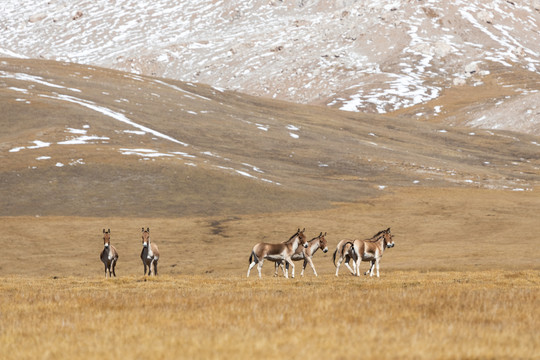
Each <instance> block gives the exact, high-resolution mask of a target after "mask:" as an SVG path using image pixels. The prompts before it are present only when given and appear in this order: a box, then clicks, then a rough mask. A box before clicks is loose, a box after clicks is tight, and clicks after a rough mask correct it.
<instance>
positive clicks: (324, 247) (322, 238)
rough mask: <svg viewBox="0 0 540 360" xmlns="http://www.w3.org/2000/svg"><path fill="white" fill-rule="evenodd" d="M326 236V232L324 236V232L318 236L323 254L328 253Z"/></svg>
mask: <svg viewBox="0 0 540 360" xmlns="http://www.w3.org/2000/svg"><path fill="white" fill-rule="evenodd" d="M325 236H326V232H325V233H324V235H323V233H322V231H321V233H320V234H319V236H318V238H319V248H321V249H322V251H323V253H325V252H328V244H327V242H326V238H325Z"/></svg>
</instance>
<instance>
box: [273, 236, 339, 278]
mask: <svg viewBox="0 0 540 360" xmlns="http://www.w3.org/2000/svg"><path fill="white" fill-rule="evenodd" d="M325 236H326V233H324V235H323V233H322V232H321V233H320V234H319V236H316V237H314V238H313V239H311V240H309V241H308V242H307V244H308V245H307V247H298V248H297V249H296V251H295V252H294V254H293V255H292V256H291V259H292V260H293V261H300V260H304V264H303V265H302V272H301V273H300V276H304V270H306V265H307V264H308V263H309V265H310V266H311V268H312V269H313V273H314V274H315V276H319V275H318V274H317V271H316V270H315V266H314V265H313V260H312V257H313V255H315V253H316V252H317V250H319V249H322V252H323V253H326V252H328V245H327V242H326V238H325ZM279 267H281V270H282V271H283V273H285V270H283V261H276V264H275V270H276V272H275V274H274V276H278V268H279ZM285 268H286V270H288V269H289V264H288V263H285Z"/></svg>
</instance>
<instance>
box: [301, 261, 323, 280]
mask: <svg viewBox="0 0 540 360" xmlns="http://www.w3.org/2000/svg"><path fill="white" fill-rule="evenodd" d="M306 262H307V263H309V265H310V266H311V268H312V269H313V273H314V274H315V276H317V277H318V276H319V275H317V271H316V270H315V265H313V260H311V258H310V257H307V258H305V259H304V268H303V269H302V276H304V270H305V269H306Z"/></svg>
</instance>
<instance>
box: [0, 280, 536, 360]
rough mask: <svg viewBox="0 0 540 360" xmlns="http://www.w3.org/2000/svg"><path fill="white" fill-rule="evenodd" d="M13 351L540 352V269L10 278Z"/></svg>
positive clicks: (2, 299) (6, 289) (7, 309)
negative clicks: (369, 275)
mask: <svg viewBox="0 0 540 360" xmlns="http://www.w3.org/2000/svg"><path fill="white" fill-rule="evenodd" d="M0 290H1V292H0V294H1V295H0V307H1V310H2V312H1V314H2V315H1V316H2V321H1V325H0V334H1V335H0V348H1V349H3V350H2V354H3V355H2V357H3V358H10V359H64V358H65V359H73V358H78V359H91V358H122V359H141V358H152V359H174V358H182V359H195V358H197V359H248V358H263V359H268V358H276V357H279V358H288V359H351V358H353V359H354V358H356V359H358V358H382V359H492V358H502V359H510V358H512V359H533V358H538V355H539V354H540V353H539V351H540V341H539V337H538V333H539V330H540V317H539V311H538V309H539V308H540V300H539V294H540V292H539V290H540V272H539V271H536V270H529V271H498V270H493V271H487V270H486V271H480V272H418V271H387V272H386V273H385V274H384V276H382V277H381V278H379V279H375V278H355V277H352V276H342V277H339V278H337V279H336V278H335V277H334V276H333V275H329V274H328V275H324V276H320V277H318V278H315V277H312V276H311V277H306V278H304V279H299V278H296V279H292V280H288V281H286V280H285V279H283V278H272V277H268V278H265V279H263V280H258V279H256V278H251V279H246V278H243V277H241V276H236V277H233V278H230V277H222V276H217V277H215V276H201V275H190V276H169V275H164V276H161V277H159V278H147V279H145V278H143V277H142V276H139V277H138V276H128V277H122V278H117V279H112V280H110V279H108V280H105V279H96V278H83V277H67V278H59V279H51V278H37V277H32V278H25V277H5V278H3V279H2V282H1V285H0Z"/></svg>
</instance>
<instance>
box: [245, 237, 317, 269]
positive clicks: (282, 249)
mask: <svg viewBox="0 0 540 360" xmlns="http://www.w3.org/2000/svg"><path fill="white" fill-rule="evenodd" d="M305 230H306V229H304V230H302V231H300V229H298V231H297V232H296V233H295V234H294V235H293V236H291V237H290V239H289V240H287V241H285V242H284V243H280V244H268V243H258V244H256V245H255V246H253V249H252V250H251V255H250V256H249V268H248V271H247V276H248V277H249V272H250V271H251V269H252V268H253V267H254V266H255V265H257V264H258V265H257V270H258V271H259V278H260V277H261V269H262V266H263V262H264V260H265V259H268V260H271V261H285V262H286V263H288V264H290V265H291V267H292V277H294V263H293V262H292V260H291V256H292V255H293V254H294V252H295V251H296V249H298V247H301V246H303V247H307V242H306V236H305V235H304V231H305ZM285 277H286V278H288V277H289V271H288V270H286V271H285Z"/></svg>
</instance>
